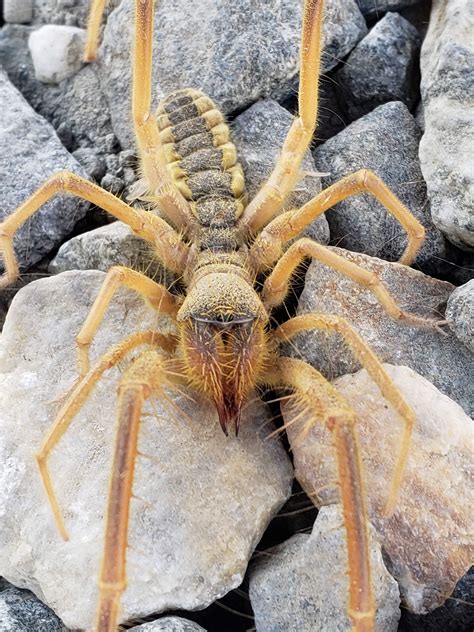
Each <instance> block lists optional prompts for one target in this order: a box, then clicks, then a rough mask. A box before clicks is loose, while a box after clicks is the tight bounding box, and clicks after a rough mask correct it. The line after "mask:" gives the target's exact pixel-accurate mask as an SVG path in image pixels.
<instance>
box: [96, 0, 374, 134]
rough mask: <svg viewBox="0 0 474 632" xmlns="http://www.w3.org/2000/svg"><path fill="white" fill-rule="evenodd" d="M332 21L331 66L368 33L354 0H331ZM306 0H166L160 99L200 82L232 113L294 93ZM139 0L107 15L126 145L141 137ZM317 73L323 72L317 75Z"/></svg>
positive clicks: (109, 69) (159, 28) (159, 40)
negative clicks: (135, 65) (135, 107)
mask: <svg viewBox="0 0 474 632" xmlns="http://www.w3.org/2000/svg"><path fill="white" fill-rule="evenodd" d="M327 5H328V8H327V18H326V21H325V27H324V28H325V42H326V55H325V57H324V61H325V69H326V70H329V69H330V68H333V67H334V66H336V65H337V63H338V62H339V59H340V58H341V57H344V56H345V55H346V54H347V53H348V52H349V51H350V50H351V49H352V48H353V46H354V45H355V44H356V43H357V42H358V41H359V40H360V39H361V37H363V35H364V34H365V33H366V32H367V27H366V24H365V21H364V19H363V17H362V15H361V13H360V11H359V9H358V8H357V5H356V4H355V1H354V0H329V1H328V3H327ZM301 14H302V9H301V3H300V2H294V0H278V1H276V2H272V3H271V6H270V5H269V4H268V2H266V1H264V0H258V1H257V2H256V1H255V0H242V1H241V2H239V3H232V2H221V1H220V0H202V1H201V2H200V3H199V10H196V4H195V2H194V1H193V0H183V1H182V2H175V1H174V0H163V1H162V2H159V3H158V5H157V10H156V16H155V34H154V41H155V51H154V52H155V54H154V62H153V85H154V93H153V94H154V96H155V105H157V104H158V100H159V99H160V98H162V97H163V96H164V94H166V93H168V92H170V91H172V90H176V89H178V88H199V89H201V90H203V91H204V92H205V93H206V94H208V95H209V96H210V97H211V98H212V99H214V100H215V101H216V102H217V104H218V105H219V106H220V107H221V108H222V109H223V111H224V113H229V112H233V111H236V110H239V109H243V108H245V107H247V106H248V105H250V104H251V103H254V102H255V101H257V100H258V99H260V98H262V97H268V96H271V97H273V98H276V99H281V98H285V97H288V96H289V95H291V94H292V93H293V92H294V90H295V88H296V86H297V81H298V63H299V60H298V50H299V40H300V30H301ZM132 29H133V11H132V2H131V0H124V1H123V2H122V3H121V5H120V6H119V7H118V9H116V10H115V11H114V12H113V13H112V14H111V15H110V16H109V19H108V21H107V26H106V28H105V32H104V40H103V45H102V48H101V52H100V56H99V69H100V73H101V83H102V85H103V86H104V90H105V91H106V93H107V97H108V100H109V104H110V110H111V113H112V121H113V126H114V131H115V133H116V134H117V136H118V138H119V140H120V142H121V143H122V145H123V147H131V146H132V145H133V144H134V136H133V130H132V116H131V108H130V103H131V95H130V87H131V61H130V60H131V53H130V48H131V33H132ZM315 80H316V78H315Z"/></svg>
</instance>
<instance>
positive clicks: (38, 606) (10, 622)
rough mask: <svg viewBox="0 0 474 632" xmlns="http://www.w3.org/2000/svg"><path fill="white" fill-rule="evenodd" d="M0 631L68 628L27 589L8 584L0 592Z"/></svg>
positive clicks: (58, 631)
mask: <svg viewBox="0 0 474 632" xmlns="http://www.w3.org/2000/svg"><path fill="white" fill-rule="evenodd" d="M0 630H1V631H2V632H68V628H66V626H65V625H64V624H63V623H62V621H61V620H60V619H59V618H58V617H57V616H56V615H55V614H54V612H53V611H52V610H51V608H48V606H45V605H44V603H42V602H41V601H40V600H39V599H37V598H36V597H35V596H34V595H33V593H31V592H30V591H29V590H20V589H19V588H15V586H9V587H7V588H5V589H4V590H2V591H1V592H0Z"/></svg>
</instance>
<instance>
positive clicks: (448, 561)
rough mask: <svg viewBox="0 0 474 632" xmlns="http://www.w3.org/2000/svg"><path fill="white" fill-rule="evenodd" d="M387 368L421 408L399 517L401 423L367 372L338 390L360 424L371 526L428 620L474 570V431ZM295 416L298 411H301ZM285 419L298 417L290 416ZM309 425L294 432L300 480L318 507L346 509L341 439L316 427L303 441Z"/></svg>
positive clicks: (405, 594)
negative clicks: (337, 442) (394, 495)
mask: <svg viewBox="0 0 474 632" xmlns="http://www.w3.org/2000/svg"><path fill="white" fill-rule="evenodd" d="M385 369H386V371H387V372H388V374H389V375H390V377H391V378H392V380H393V381H394V383H395V385H396V387H397V388H398V389H399V390H400V391H401V393H402V395H403V396H404V398H405V400H406V401H407V402H408V404H409V405H410V406H411V407H412V408H413V410H414V412H415V415H416V422H415V426H414V430H413V435H412V441H411V446H410V455H409V459H408V464H407V469H406V473H405V477H404V479H403V485H402V488H401V493H400V497H399V501H398V504H397V506H396V509H395V511H394V513H393V514H392V516H390V517H386V516H385V515H384V513H383V509H384V506H385V502H386V500H387V495H388V492H389V485H390V481H391V477H392V474H393V471H394V466H395V463H396V458H397V455H398V451H399V447H400V438H401V433H402V423H401V419H400V417H399V416H398V414H397V413H396V412H395V411H394V410H393V408H392V407H391V405H389V403H388V402H387V400H385V399H384V398H383V397H382V395H381V393H380V391H379V389H378V387H377V386H376V385H375V383H374V382H372V380H371V379H370V378H369V376H368V375H367V373H366V371H365V370H363V371H359V372H358V373H356V374H355V375H346V376H344V377H341V378H339V379H337V380H336V381H335V382H334V385H335V386H336V388H337V389H338V391H339V392H340V393H341V394H342V395H343V396H344V397H345V398H346V400H347V401H348V402H349V404H350V405H351V406H352V408H353V409H354V410H355V412H356V414H357V417H358V422H359V423H358V424H357V434H358V437H359V445H360V450H361V455H362V462H363V468H364V473H365V488H366V490H367V496H368V501H369V514H370V520H371V522H372V524H373V525H374V527H375V529H376V531H377V537H378V539H379V542H380V544H381V546H382V550H383V552H384V559H385V560H386V563H387V565H388V569H389V571H390V573H391V574H392V575H393V576H394V577H395V578H396V579H397V581H398V582H399V586H400V592H401V596H402V601H403V603H404V605H405V606H406V607H407V608H409V609H410V610H411V611H413V612H416V613H426V612H427V611H429V610H432V609H433V608H436V607H437V606H439V605H441V604H442V603H443V602H444V600H445V599H446V598H447V597H449V595H450V594H451V592H452V590H453V588H454V586H455V584H456V582H457V580H458V579H459V578H460V577H462V575H463V574H464V573H465V572H466V571H467V570H468V569H469V566H470V564H471V562H472V559H473V554H474V529H473V526H472V520H471V516H470V515H469V514H470V509H471V507H472V505H473V503H474V494H473V489H472V484H471V480H470V479H471V477H472V454H471V448H472V445H473V444H474V426H473V425H472V422H471V420H470V419H469V418H468V417H467V415H466V414H465V413H464V412H463V410H462V409H461V408H460V407H459V406H458V405H457V404H456V403H455V402H453V401H452V400H450V399H449V398H448V397H446V396H445V395H443V394H442V393H440V392H439V391H438V390H437V389H436V388H435V387H434V386H433V385H432V384H430V383H429V382H428V381H427V380H425V379H424V378H422V377H421V376H420V375H418V374H417V373H415V372H414V371H412V370H411V369H409V368H407V367H402V366H399V367H395V366H391V365H387V364H386V365H385ZM293 414H294V413H293ZM284 418H285V421H286V422H287V423H288V422H289V421H290V420H291V415H289V409H287V408H285V410H284ZM305 421H307V419H306V418H305V417H304V416H303V417H302V418H301V420H300V421H297V422H296V423H294V424H293V425H291V426H289V427H288V436H289V439H290V443H291V444H292V451H293V455H294V458H295V468H296V472H295V473H296V476H297V478H298V480H299V481H300V483H301V485H302V486H303V488H304V489H305V491H306V492H307V493H308V495H309V496H310V497H312V498H313V500H314V501H315V503H316V504H317V505H320V504H328V503H334V502H338V498H339V493H338V488H337V486H336V485H335V481H337V469H336V464H335V452H334V449H333V447H332V443H333V442H332V437H331V434H330V432H329V431H328V430H327V429H326V428H325V427H324V426H323V424H314V427H313V428H312V429H311V431H310V432H309V433H308V435H307V436H306V438H305V441H304V442H302V441H299V442H297V441H296V442H295V439H296V437H297V436H298V434H299V433H300V432H301V430H302V428H303V427H304V424H305Z"/></svg>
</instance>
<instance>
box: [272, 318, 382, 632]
mask: <svg viewBox="0 0 474 632" xmlns="http://www.w3.org/2000/svg"><path fill="white" fill-rule="evenodd" d="M289 322H292V321H289ZM277 331H278V330H277ZM265 379H266V381H268V383H269V384H271V385H273V386H286V387H288V386H289V387H290V388H292V389H293V391H294V393H295V396H296V397H295V400H296V403H295V405H296V409H297V410H298V411H301V410H305V411H308V412H309V413H310V421H309V422H308V423H307V424H305V427H304V429H303V431H302V433H301V440H303V439H304V436H306V434H307V433H308V432H309V431H310V430H311V428H312V426H313V425H314V424H316V423H321V422H323V423H325V424H326V426H327V427H328V429H329V430H330V431H331V432H332V434H333V438H334V447H335V450H336V454H337V463H338V473H339V485H340V490H341V500H342V507H343V515H344V525H345V529H346V533H347V553H348V567H349V582H350V588H349V607H348V615H349V617H350V618H351V620H352V622H353V625H354V627H353V630H354V631H356V632H373V631H374V629H375V628H374V617H375V600H374V596H373V591H372V582H371V572H370V561H369V544H368V531H367V523H368V519H367V507H366V500H365V498H366V497H365V492H364V483H363V477H362V463H361V458H360V451H359V447H358V442H357V436H356V433H355V423H356V417H355V413H354V412H353V411H352V409H351V408H350V407H349V406H348V404H347V403H346V401H345V400H344V398H343V397H342V396H341V395H340V394H339V393H338V392H337V390H336V389H335V388H334V387H333V386H332V385H331V384H330V383H329V382H328V381H327V380H326V379H325V378H324V377H323V376H322V375H321V373H319V372H318V371H316V369H314V368H313V367H312V366H310V365H309V364H307V363H306V362H303V361H302V360H296V359H293V358H285V357H280V358H278V367H275V368H273V369H272V370H270V371H269V375H268V376H266V377H265ZM299 440H300V436H298V438H297V441H299Z"/></svg>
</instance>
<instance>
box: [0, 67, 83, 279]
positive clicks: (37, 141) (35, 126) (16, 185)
mask: <svg viewBox="0 0 474 632" xmlns="http://www.w3.org/2000/svg"><path fill="white" fill-rule="evenodd" d="M0 102H1V103H2V106H3V116H2V119H1V124H0V126H1V129H0V139H1V141H0V142H1V145H0V180H1V181H2V183H3V191H2V208H1V211H0V220H1V219H4V218H5V217H6V216H7V215H10V214H11V213H12V212H13V211H14V210H15V209H16V208H17V207H18V206H19V205H20V204H21V203H22V202H24V201H25V200H26V198H27V197H28V195H30V194H31V193H33V192H34V191H35V190H36V189H37V188H38V187H39V186H40V185H41V184H42V183H43V182H44V181H45V180H46V179H47V178H48V177H49V176H50V175H52V174H53V173H55V172H57V171H60V170H62V169H68V170H70V171H73V172H75V173H78V174H80V175H83V176H85V175H86V174H85V172H84V171H83V170H82V168H81V167H80V165H79V163H77V162H76V160H74V158H73V157H72V156H71V155H70V154H69V153H68V152H67V151H66V150H65V149H64V147H63V146H62V145H61V143H60V141H59V139H58V137H57V136H56V134H55V132H54V130H53V128H52V127H51V125H49V123H47V122H46V121H45V120H44V119H43V118H42V117H41V116H39V115H38V114H36V113H35V112H34V111H33V110H32V109H31V107H30V106H29V105H28V103H27V102H26V101H25V100H24V99H23V97H22V96H21V94H20V93H19V92H18V91H17V90H16V89H15V88H14V87H13V86H12V84H11V83H10V82H9V80H8V78H7V76H6V75H5V74H4V73H3V72H1V71H0ZM87 207H88V204H85V203H84V202H80V201H79V200H78V199H77V198H72V197H66V196H58V197H56V198H54V199H52V200H51V201H49V202H47V203H46V204H45V205H44V206H43V207H42V209H41V210H40V211H39V212H37V213H35V214H34V216H33V217H32V218H31V220H29V221H28V222H26V224H24V225H23V227H22V228H21V229H20V230H19V231H18V232H17V234H16V237H15V251H16V253H17V256H18V260H19V262H20V265H21V266H22V267H23V268H26V267H28V266H31V265H32V264H34V263H35V262H37V261H39V260H40V259H41V257H42V256H44V255H45V254H46V253H47V252H49V251H50V250H52V249H53V248H54V247H55V246H57V245H59V244H60V243H61V241H62V240H63V239H64V237H65V236H66V235H67V234H68V233H69V232H71V230H72V228H73V226H74V224H75V223H76V222H77V221H78V220H79V219H80V218H81V217H83V216H84V215H85V213H86V211H87Z"/></svg>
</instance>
